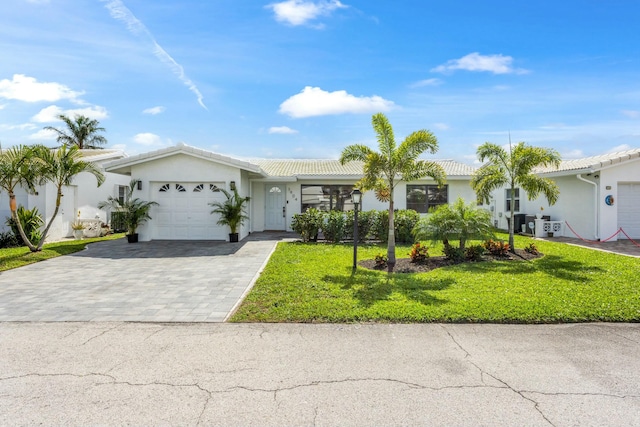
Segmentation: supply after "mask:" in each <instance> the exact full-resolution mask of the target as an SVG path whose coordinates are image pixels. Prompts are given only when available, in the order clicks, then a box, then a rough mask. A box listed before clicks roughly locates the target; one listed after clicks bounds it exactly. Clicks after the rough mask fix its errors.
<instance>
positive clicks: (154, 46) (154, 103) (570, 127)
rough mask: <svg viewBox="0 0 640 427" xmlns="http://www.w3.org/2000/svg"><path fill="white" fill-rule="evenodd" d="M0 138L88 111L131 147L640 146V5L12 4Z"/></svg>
mask: <svg viewBox="0 0 640 427" xmlns="http://www.w3.org/2000/svg"><path fill="white" fill-rule="evenodd" d="M2 9H3V11H2V14H0V142H1V143H2V146H3V147H7V146H11V145H15V144H31V143H36V142H41V143H45V144H47V145H50V146H54V145H55V140H54V139H53V137H52V135H51V133H47V132H44V131H43V127H45V126H58V125H59V124H60V122H58V121H56V115H57V114H60V113H62V114H67V115H73V114H76V113H80V114H84V115H88V116H90V117H93V118H96V119H98V120H100V123H101V124H102V125H103V126H104V127H105V128H106V129H107V132H106V133H105V136H106V137H107V138H108V141H109V145H108V146H109V147H114V148H121V149H124V150H125V151H127V152H128V153H130V154H135V153H140V152H145V151H149V150H155V149H158V148H162V147H166V146H169V145H175V144H176V143H178V142H185V143H187V144H189V145H193V146H196V147H200V148H203V149H207V150H212V151H216V152H219V153H223V154H228V155H233V156H236V157H240V158H252V157H273V158H337V157H338V156H339V155H340V152H341V150H342V149H343V148H344V147H345V146H347V145H349V144H353V143H364V144H368V145H371V146H373V147H375V144H376V143H375V135H374V133H373V130H372V128H371V115H372V114H373V113H376V112H379V111H382V112H384V113H385V114H387V116H388V117H389V119H390V121H391V123H392V125H393V127H394V130H395V133H396V138H397V140H398V141H400V140H401V139H402V138H403V137H404V136H406V135H408V134H409V133H410V132H412V131H414V130H418V129H429V130H431V131H432V132H433V133H434V134H435V135H436V136H437V138H438V141H439V146H440V149H439V151H438V153H436V154H435V155H432V156H428V157H430V158H439V159H444V158H448V159H456V160H459V161H463V162H465V163H473V162H474V161H475V160H476V156H475V150H476V148H477V146H478V145H480V144H482V143H483V142H485V141H491V142H494V143H498V144H506V143H508V141H509V132H510V134H511V138H512V140H513V141H514V142H516V141H525V142H527V143H529V144H532V145H539V146H544V147H552V148H555V149H557V150H558V151H559V152H560V153H561V154H562V156H563V157H564V158H576V157H585V156H591V155H597V154H602V153H605V152H610V151H621V150H625V149H629V148H637V147H640V43H638V30H637V19H638V16H640V3H639V2H637V0H628V1H617V0H610V1H606V2H605V1H600V0H598V1H596V0H582V1H574V0H563V1H557V0H554V1H549V0H540V1H535V2H519V1H512V0H511V1H498V0H486V1H482V2H479V1H478V2H476V1H456V0H450V1H437V2H436V1H433V2H432V1H424V0H422V1H413V0H406V1H402V0H399V1H393V2H392V1H372V0H366V1H365V0H353V1H349V0H344V1H342V0H340V1H338V0H326V1H325V0H323V1H318V0H314V1H306V0H287V1H273V2H269V1H268V0H267V1H256V0H243V1H238V0H207V1H205V0H199V1H195V0H193V1H192V0H180V1H177V0H172V1H169V0H154V1H148V0H82V1H81V0H11V2H10V3H9V5H4V6H3V8H2Z"/></svg>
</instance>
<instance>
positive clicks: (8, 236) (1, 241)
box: [0, 231, 20, 249]
mask: <svg viewBox="0 0 640 427" xmlns="http://www.w3.org/2000/svg"><path fill="white" fill-rule="evenodd" d="M17 246H20V241H19V240H18V239H17V238H16V236H15V234H13V231H5V232H2V233H0V249H2V248H15V247H17Z"/></svg>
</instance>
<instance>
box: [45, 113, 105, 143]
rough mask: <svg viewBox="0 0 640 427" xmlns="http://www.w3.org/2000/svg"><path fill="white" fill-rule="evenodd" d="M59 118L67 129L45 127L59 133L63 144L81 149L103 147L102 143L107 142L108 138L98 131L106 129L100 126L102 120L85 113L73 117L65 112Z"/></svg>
mask: <svg viewBox="0 0 640 427" xmlns="http://www.w3.org/2000/svg"><path fill="white" fill-rule="evenodd" d="M58 118H59V119H60V120H62V121H63V122H64V123H65V124H66V125H67V130H60V129H58V128H55V127H53V126H46V127H45V129H47V130H52V131H54V132H55V133H57V134H58V138H57V139H58V142H59V143H61V144H62V145H75V146H77V147H78V148H79V149H81V150H82V149H85V148H93V149H101V148H103V147H101V145H104V144H106V143H107V138H105V137H104V136H102V135H98V132H104V131H105V129H104V128H103V127H100V126H99V125H100V122H98V121H97V120H95V119H90V118H89V117H86V116H83V115H76V116H74V118H73V119H70V118H69V117H67V116H65V115H64V114H60V115H58Z"/></svg>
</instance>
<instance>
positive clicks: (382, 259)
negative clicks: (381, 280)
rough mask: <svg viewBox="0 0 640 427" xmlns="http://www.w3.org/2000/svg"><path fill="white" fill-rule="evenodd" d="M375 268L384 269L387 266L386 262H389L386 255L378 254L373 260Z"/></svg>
mask: <svg viewBox="0 0 640 427" xmlns="http://www.w3.org/2000/svg"><path fill="white" fill-rule="evenodd" d="M374 260H375V263H376V267H377V268H384V267H386V266H387V262H389V258H387V254H378V255H376V257H375V258H374Z"/></svg>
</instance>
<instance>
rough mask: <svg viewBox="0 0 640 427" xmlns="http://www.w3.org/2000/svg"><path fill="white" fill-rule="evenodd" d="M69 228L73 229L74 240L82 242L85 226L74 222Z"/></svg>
mask: <svg viewBox="0 0 640 427" xmlns="http://www.w3.org/2000/svg"><path fill="white" fill-rule="evenodd" d="M71 228H72V229H73V237H74V238H75V239H76V240H82V237H83V236H84V228H85V225H84V224H83V223H82V222H80V221H75V222H73V223H72V224H71Z"/></svg>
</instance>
